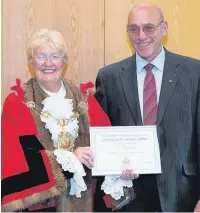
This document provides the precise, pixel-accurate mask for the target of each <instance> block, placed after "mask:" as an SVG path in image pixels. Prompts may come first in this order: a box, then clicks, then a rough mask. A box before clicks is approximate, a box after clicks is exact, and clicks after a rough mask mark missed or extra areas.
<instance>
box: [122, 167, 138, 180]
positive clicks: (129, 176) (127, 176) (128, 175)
mask: <svg viewBox="0 0 200 213" xmlns="http://www.w3.org/2000/svg"><path fill="white" fill-rule="evenodd" d="M138 177H139V175H138V174H136V173H134V172H133V170H132V169H125V170H123V171H122V175H121V176H120V178H121V179H123V180H134V179H137V178H138Z"/></svg>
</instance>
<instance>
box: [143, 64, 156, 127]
mask: <svg viewBox="0 0 200 213" xmlns="http://www.w3.org/2000/svg"><path fill="white" fill-rule="evenodd" d="M144 68H145V69H146V71H147V73H146V76H145V79H144V91H143V121H144V125H155V124H156V119H157V111H158V106H157V95H156V81H155V77H154V74H153V73H152V69H153V65H152V64H147V65H146V66H145V67H144Z"/></svg>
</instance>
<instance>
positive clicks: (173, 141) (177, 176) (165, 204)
mask: <svg viewBox="0 0 200 213" xmlns="http://www.w3.org/2000/svg"><path fill="white" fill-rule="evenodd" d="M165 51H166V58H165V65H164V73H163V80H162V86H161V92H160V98H159V105H158V117H157V134H158V140H159V146H160V155H161V165H162V174H158V175H156V179H157V186H158V192H159V198H160V202H161V207H162V211H193V210H194V207H195V205H196V203H197V201H198V200H200V61H199V60H195V59H192V58H188V57H184V56H180V55H177V54H173V53H170V52H168V51H167V50H165ZM95 97H96V98H97V100H98V102H99V103H100V105H101V106H102V108H103V109H104V110H105V112H106V113H107V115H108V116H109V118H110V120H111V123H112V125H113V126H129V125H130V126H137V125H143V123H142V118H141V111H140V105H139V98H138V88H137V74H136V58H135V55H133V56H132V57H130V58H127V59H125V60H123V61H120V62H118V63H115V64H112V65H109V66H106V67H104V68H102V69H100V71H99V73H98V76H97V79H96V95H95ZM136 196H137V195H136Z"/></svg>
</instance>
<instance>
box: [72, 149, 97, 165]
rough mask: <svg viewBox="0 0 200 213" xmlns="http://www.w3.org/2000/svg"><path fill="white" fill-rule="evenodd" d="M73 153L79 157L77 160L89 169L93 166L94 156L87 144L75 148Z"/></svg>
mask: <svg viewBox="0 0 200 213" xmlns="http://www.w3.org/2000/svg"><path fill="white" fill-rule="evenodd" d="M74 154H75V155H76V157H77V158H78V159H79V161H80V162H81V163H82V164H84V165H86V166H87V167H88V168H89V169H91V168H92V167H93V166H94V157H93V153H92V150H91V148H90V147H89V146H86V147H78V148H76V150H75V151H74Z"/></svg>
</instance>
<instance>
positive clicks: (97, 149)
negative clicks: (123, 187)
mask: <svg viewBox="0 0 200 213" xmlns="http://www.w3.org/2000/svg"><path fill="white" fill-rule="evenodd" d="M119 137H121V139H122V141H123V140H124V141H125V143H123V142H120V144H119V143H118V141H119ZM102 138H103V139H102ZM134 139H135V141H134ZM140 139H141V141H140ZM142 139H143V140H142ZM127 141H128V145H131V147H130V150H134V153H133V152H131V151H130V150H129V149H127V147H125V148H126V149H127V153H126V149H125V148H124V147H122V149H121V148H119V145H121V146H124V144H125V145H126V142H127ZM90 143H91V148H92V150H93V153H94V160H95V165H94V167H93V168H92V175H93V176H105V175H121V172H122V170H123V169H122V168H125V167H123V165H126V164H128V163H130V162H131V164H129V165H128V166H127V169H132V170H133V171H134V172H135V173H137V174H155V173H161V162H160V150H159V144H158V138H157V131H156V126H117V127H90ZM133 144H134V147H133V146H132V145H133ZM108 147H109V148H108ZM141 149H142V152H141ZM111 150H112V153H111ZM149 150H150V151H149ZM132 153H133V154H132ZM119 158H122V159H119ZM146 158H147V159H146ZM113 159H114V160H113ZM133 159H134V160H133ZM132 161H134V162H132ZM130 167H131V168H130Z"/></svg>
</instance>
